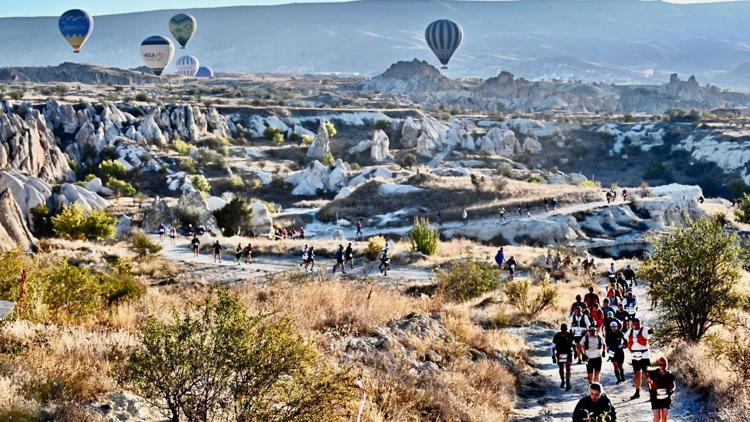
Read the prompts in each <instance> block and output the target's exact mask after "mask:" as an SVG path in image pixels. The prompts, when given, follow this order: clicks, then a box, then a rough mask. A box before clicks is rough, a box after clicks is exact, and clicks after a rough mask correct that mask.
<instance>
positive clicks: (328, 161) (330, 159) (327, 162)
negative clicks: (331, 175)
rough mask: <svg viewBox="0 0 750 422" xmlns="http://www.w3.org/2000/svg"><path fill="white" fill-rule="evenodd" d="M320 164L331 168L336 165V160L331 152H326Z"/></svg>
mask: <svg viewBox="0 0 750 422" xmlns="http://www.w3.org/2000/svg"><path fill="white" fill-rule="evenodd" d="M320 163H321V164H323V165H324V166H328V167H331V166H333V165H334V164H336V158H335V157H334V156H333V154H331V153H330V152H326V153H325V155H323V158H322V159H321V160H320Z"/></svg>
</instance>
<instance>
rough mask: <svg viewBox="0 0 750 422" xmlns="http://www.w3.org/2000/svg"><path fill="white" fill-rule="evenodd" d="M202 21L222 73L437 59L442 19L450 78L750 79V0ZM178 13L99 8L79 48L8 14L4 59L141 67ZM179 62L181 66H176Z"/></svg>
mask: <svg viewBox="0 0 750 422" xmlns="http://www.w3.org/2000/svg"><path fill="white" fill-rule="evenodd" d="M188 11H189V12H190V13H192V14H194V15H195V16H196V18H197V19H198V22H199V24H198V31H197V33H196V35H195V38H194V40H192V41H191V42H190V43H189V44H188V46H187V49H185V50H178V52H177V54H178V56H179V55H180V54H183V53H189V54H193V55H195V56H197V57H198V58H199V59H200V60H201V63H202V64H207V65H209V66H211V67H212V68H213V69H214V70H217V71H223V72H283V73H297V72H299V73H325V72H344V73H361V74H367V75H375V74H378V73H381V72H383V71H384V70H385V69H386V68H387V67H388V66H389V65H390V63H393V62H396V61H398V60H404V59H408V60H410V59H411V58H413V57H416V58H418V59H420V60H428V61H429V62H430V63H436V60H435V58H434V57H433V56H432V53H431V52H430V51H429V50H428V49H427V47H426V45H425V43H424V40H423V35H424V28H425V26H426V25H427V24H428V23H429V22H431V21H432V20H434V19H437V18H450V19H454V20H456V21H458V22H460V23H461V24H462V25H463V26H464V32H465V36H464V44H463V45H462V46H461V48H460V49H459V50H458V52H457V53H456V55H455V56H454V59H453V60H452V61H451V64H450V69H449V70H448V71H445V72H444V73H446V74H447V75H450V76H481V77H489V76H493V75H497V74H498V73H499V72H500V71H501V70H507V71H509V72H512V73H514V74H516V75H519V76H523V77H525V78H527V79H541V78H544V79H565V80H576V79H583V80H596V81H603V82H618V83H629V82H647V81H649V80H650V79H651V78H653V79H655V80H664V79H666V78H667V76H668V75H669V74H671V73H674V72H677V73H680V74H694V75H696V76H697V77H698V78H700V80H702V81H706V82H710V83H717V84H721V85H723V86H732V87H741V88H750V82H748V81H747V80H743V79H738V78H731V77H729V73H730V72H731V71H732V70H734V69H736V68H737V67H738V66H740V65H741V64H742V63H746V62H750V49H748V48H746V45H747V44H746V43H747V41H748V32H747V22H748V21H750V5H749V4H748V3H747V2H726V3H711V4H691V5H677V4H671V3H664V2H661V1H640V0H518V1H496V2H493V1H451V0H398V1H393V0H365V1H355V2H345V3H319V4H314V3H303V4H289V5H281V6H244V7H226V8H214V9H195V10H188ZM175 12H176V11H154V12H144V13H131V14H122V15H110V16H97V17H95V20H96V24H95V28H94V33H93V36H92V38H91V40H90V41H89V42H88V43H87V44H86V46H85V47H84V50H83V52H82V53H81V54H80V55H74V54H73V53H72V51H71V49H70V47H69V46H68V45H67V43H66V42H65V40H64V39H63V38H62V37H61V36H60V34H59V33H58V31H57V23H56V17H40V18H5V19H0V37H1V38H0V39H2V40H3V42H2V43H0V66H37V65H52V64H57V63H60V62H63V61H71V60H75V61H77V62H82V63H91V64H95V65H102V66H114V67H120V68H133V67H135V66H138V65H140V64H141V61H140V56H139V49H138V46H139V45H140V42H141V41H142V40H143V39H144V38H146V37H147V36H149V35H152V34H162V35H167V34H168V30H167V21H168V19H169V18H170V16H171V15H172V14H173V13H175ZM172 70H173V68H172Z"/></svg>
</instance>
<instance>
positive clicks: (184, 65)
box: [175, 56, 200, 77]
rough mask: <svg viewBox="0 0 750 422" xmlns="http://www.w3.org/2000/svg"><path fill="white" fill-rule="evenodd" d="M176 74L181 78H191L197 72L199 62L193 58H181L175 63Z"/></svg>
mask: <svg viewBox="0 0 750 422" xmlns="http://www.w3.org/2000/svg"><path fill="white" fill-rule="evenodd" d="M175 64H176V65H177V73H179V74H180V75H182V76H190V77H193V76H195V74H196V73H197V72H198V68H199V67H200V62H199V61H198V59H196V58H195V57H194V56H182V57H180V58H179V59H177V61H176V62H175Z"/></svg>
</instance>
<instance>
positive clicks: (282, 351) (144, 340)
mask: <svg viewBox="0 0 750 422" xmlns="http://www.w3.org/2000/svg"><path fill="white" fill-rule="evenodd" d="M140 344H141V346H140V347H137V348H135V349H133V350H131V351H130V352H129V353H127V359H126V364H125V371H124V373H125V377H124V379H123V381H125V382H127V383H129V384H130V385H131V387H133V388H134V390H135V391H137V392H138V393H139V394H140V395H142V396H143V397H145V398H147V399H148V400H150V401H151V402H152V403H154V404H156V405H157V406H160V407H162V408H165V409H166V410H167V411H168V412H169V414H170V415H171V420H172V421H179V420H180V418H181V415H184V416H185V418H186V419H187V420H189V421H206V420H236V421H255V420H263V421H288V420H292V421H293V420H300V421H313V420H316V421H317V420H322V421H328V420H336V419H339V418H341V417H343V416H344V415H345V414H346V413H347V411H348V410H349V409H348V407H349V405H348V403H349V401H350V400H351V399H352V391H351V390H352V389H351V387H350V385H351V382H352V378H351V376H350V375H349V373H348V372H337V371H334V370H331V369H328V368H326V367H325V366H324V365H323V363H322V362H321V361H320V360H319V359H318V358H317V356H316V354H315V353H314V351H313V349H312V348H311V346H310V345H309V344H308V343H307V342H305V341H304V340H303V339H302V338H300V337H299V336H298V335H297V334H295V333H294V330H293V328H292V326H291V323H290V321H289V320H288V319H284V318H280V319H274V320H271V319H270V318H266V317H264V316H262V315H251V314H249V313H248V312H247V310H246V309H245V308H244V306H243V305H242V303H241V302H240V301H239V299H238V298H236V297H235V296H233V295H231V294H229V293H227V292H226V291H219V292H211V293H209V295H208V297H207V298H206V300H205V302H203V303H202V304H201V305H189V306H188V307H187V309H186V311H185V312H184V313H178V312H176V311H175V313H174V315H173V317H172V320H171V321H167V322H162V321H159V320H157V319H156V318H153V317H149V318H147V320H146V322H145V324H144V326H143V329H142V330H141V333H140Z"/></svg>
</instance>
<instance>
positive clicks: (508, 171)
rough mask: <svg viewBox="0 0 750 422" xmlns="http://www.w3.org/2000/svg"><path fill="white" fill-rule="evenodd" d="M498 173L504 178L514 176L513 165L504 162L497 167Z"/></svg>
mask: <svg viewBox="0 0 750 422" xmlns="http://www.w3.org/2000/svg"><path fill="white" fill-rule="evenodd" d="M497 173H498V174H499V175H501V176H503V177H510V176H512V175H513V165H511V164H510V163H506V162H502V163H500V164H498V165H497Z"/></svg>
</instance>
